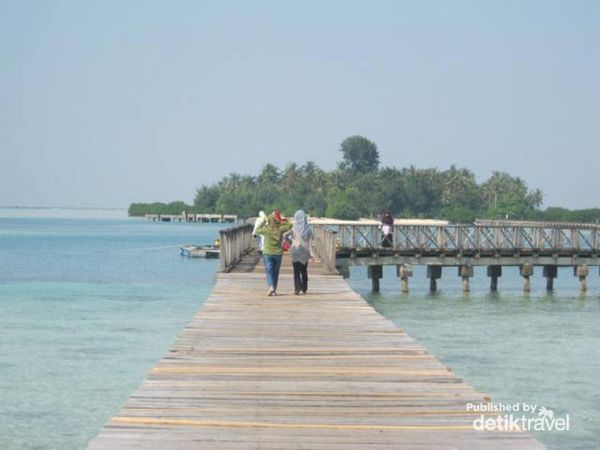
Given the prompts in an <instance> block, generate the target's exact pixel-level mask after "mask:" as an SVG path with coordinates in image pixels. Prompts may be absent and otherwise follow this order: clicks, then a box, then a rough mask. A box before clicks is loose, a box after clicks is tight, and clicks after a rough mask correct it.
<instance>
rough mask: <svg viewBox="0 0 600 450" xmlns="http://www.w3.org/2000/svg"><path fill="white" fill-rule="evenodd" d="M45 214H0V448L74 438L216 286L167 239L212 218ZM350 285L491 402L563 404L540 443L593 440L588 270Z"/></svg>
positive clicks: (599, 392) (594, 332) (203, 266)
mask: <svg viewBox="0 0 600 450" xmlns="http://www.w3.org/2000/svg"><path fill="white" fill-rule="evenodd" d="M47 215H48V214H47V212H42V213H40V214H37V215H35V217H28V218H11V217H5V216H3V214H2V212H1V211H0V312H1V314H0V398H1V399H2V403H1V404H0V449H61V450H63V449H65V450H67V449H81V448H84V447H85V445H86V443H87V442H88V441H89V439H91V438H92V437H93V436H95V435H96V434H97V432H98V431H99V430H100V428H101V427H102V425H103V424H104V423H105V421H106V420H107V419H108V418H109V417H110V416H111V415H113V414H114V413H116V412H117V411H118V410H119V408H120V407H121V405H122V404H123V402H124V401H125V400H126V399H127V397H128V396H129V395H130V394H131V392H132V391H133V390H134V389H136V387H137V386H139V384H140V383H141V381H142V380H143V378H144V377H145V375H146V373H147V371H148V370H149V369H150V368H151V367H152V366H153V365H154V364H155V363H156V362H157V361H158V360H159V359H160V357H161V356H162V355H163V354H164V353H165V351H166V350H167V349H168V347H169V346H170V344H171V342H172V341H173V339H174V338H175V336H176V335H177V333H179V331H180V330H181V329H182V328H183V326H184V325H185V324H186V323H187V322H188V321H189V320H190V319H191V317H192V316H193V314H194V313H195V312H196V311H197V310H198V309H199V308H200V307H201V306H202V303H203V301H204V299H205V298H206V297H207V296H208V295H209V293H210V291H211V290H212V285H213V280H214V273H215V270H216V265H217V261H214V260H188V259H186V258H180V257H179V256H178V250H177V246H178V245H179V244H182V243H209V242H211V241H212V239H214V237H216V235H217V234H218V229H219V227H218V226H216V225H200V224H177V223H172V224H171V223H166V224H162V223H161V224H157V223H148V222H145V221H143V220H135V219H127V218H111V219H103V218H101V217H98V215H99V214H94V215H92V216H91V217H87V218H86V219H82V218H70V219H65V218H60V215H61V214H60V213H57V212H53V214H52V215H53V217H52V218H47V217H46V216H47ZM100 216H101V215H100ZM350 283H351V285H352V287H353V288H354V289H356V290H357V291H358V292H360V293H361V294H363V295H364V296H365V297H366V298H367V300H368V301H369V302H370V303H371V304H372V305H373V307H374V308H375V309H376V310H377V311H379V312H380V313H381V314H383V315H385V316H386V317H388V318H390V319H391V320H393V321H394V322H396V323H397V324H398V325H399V326H401V327H402V328H404V329H405V330H407V331H408V332H409V333H410V334H411V335H412V336H414V337H416V338H417V339H418V340H419V341H420V342H421V343H423V344H424V345H425V346H426V347H427V348H428V349H429V350H430V351H431V352H432V353H434V354H435V355H436V356H438V357H439V358H440V359H441V360H442V361H444V362H445V363H446V364H447V365H449V366H451V367H452V368H453V369H454V371H455V372H456V373H457V374H458V375H459V376H462V377H463V378H464V379H465V380H466V381H467V382H468V383H470V384H472V385H474V386H475V387H476V388H477V389H479V390H480V391H483V392H487V393H489V394H491V395H492V397H493V399H494V401H496V402H502V403H511V404H512V403H515V402H527V403H535V404H538V405H540V406H545V407H547V408H550V409H552V410H554V412H555V413H556V414H557V415H564V414H567V413H568V414H570V416H571V431H570V432H568V433H567V432H562V433H561V432H543V433H538V434H537V435H536V436H537V437H538V438H539V439H540V440H542V442H544V443H545V444H546V445H547V446H548V447H549V448H551V449H553V448H557V449H558V448H560V449H595V448H598V443H599V442H600V407H599V406H598V405H600V381H599V376H600V345H599V344H598V343H599V342H600V339H599V338H600V327H599V326H598V325H599V323H600V322H599V319H600V278H599V277H598V270H597V268H594V269H593V270H592V274H591V276H590V292H589V293H588V294H587V295H586V296H585V297H582V296H580V295H579V293H578V290H577V282H576V280H575V278H574V277H573V276H572V272H570V271H567V270H565V271H562V272H561V273H560V274H559V279H558V280H557V283H556V292H555V293H554V294H553V295H546V294H545V292H544V290H543V288H544V280H543V278H542V277H541V276H540V275H539V274H537V275H536V278H535V279H534V282H533V288H534V291H533V293H532V294H531V295H529V296H526V297H524V296H523V295H522V294H521V290H520V279H519V277H518V276H517V273H516V269H507V270H505V272H504V276H503V277H502V278H501V279H500V293H499V294H497V295H491V294H490V293H489V292H488V279H487V277H486V276H485V273H484V272H483V271H479V272H477V273H476V274H475V278H474V279H473V284H472V293H471V294H470V295H469V296H463V294H462V293H461V292H460V281H459V279H458V277H457V276H456V271H455V270H451V269H448V270H447V271H445V272H444V278H443V280H442V281H441V283H440V292H439V293H438V294H436V295H434V296H432V295H429V294H428V293H427V291H426V288H427V280H426V278H425V274H424V271H423V270H422V269H421V268H415V276H414V277H413V278H412V279H411V285H412V290H411V294H410V295H408V296H406V295H401V294H399V282H398V280H397V278H396V277H395V272H394V270H393V269H391V268H390V269H389V270H387V269H386V271H385V274H384V279H383V280H382V284H381V288H382V294H380V295H372V294H371V293H370V292H369V289H370V282H369V281H368V280H367V277H366V271H365V270H364V269H354V270H353V272H352V277H351V279H350Z"/></svg>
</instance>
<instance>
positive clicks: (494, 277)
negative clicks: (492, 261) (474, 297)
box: [487, 266, 502, 292]
mask: <svg viewBox="0 0 600 450" xmlns="http://www.w3.org/2000/svg"><path fill="white" fill-rule="evenodd" d="M487 276H488V277H490V278H491V281H490V290H491V291H493V292H496V291H497V290H498V278H500V277H501V276H502V266H488V268H487Z"/></svg>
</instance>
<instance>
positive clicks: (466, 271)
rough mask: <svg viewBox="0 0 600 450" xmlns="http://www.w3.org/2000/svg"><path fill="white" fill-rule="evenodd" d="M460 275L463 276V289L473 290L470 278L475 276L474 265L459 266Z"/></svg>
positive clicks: (465, 290) (466, 290)
mask: <svg viewBox="0 0 600 450" xmlns="http://www.w3.org/2000/svg"><path fill="white" fill-rule="evenodd" d="M458 276H459V277H461V278H462V291H463V292H469V291H470V290H471V283H470V279H471V278H472V277H473V266H469V265H464V266H458Z"/></svg>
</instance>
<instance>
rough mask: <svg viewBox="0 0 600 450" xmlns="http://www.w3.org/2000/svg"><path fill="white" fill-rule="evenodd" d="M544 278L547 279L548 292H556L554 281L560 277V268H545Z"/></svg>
mask: <svg viewBox="0 0 600 450" xmlns="http://www.w3.org/2000/svg"><path fill="white" fill-rule="evenodd" d="M543 274H544V277H545V278H546V290H547V291H553V290H554V279H555V278H556V277H557V276H558V267H557V266H550V265H549V266H544V271H543Z"/></svg>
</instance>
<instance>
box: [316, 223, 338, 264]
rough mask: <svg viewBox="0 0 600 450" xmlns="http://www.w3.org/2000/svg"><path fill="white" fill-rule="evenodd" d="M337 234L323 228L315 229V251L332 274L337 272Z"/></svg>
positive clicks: (317, 227)
mask: <svg viewBox="0 0 600 450" xmlns="http://www.w3.org/2000/svg"><path fill="white" fill-rule="evenodd" d="M336 235H337V233H336V232H335V231H333V230H330V229H328V228H325V227H323V226H315V227H314V246H313V250H314V251H315V252H316V253H317V256H318V257H319V258H320V259H321V261H322V262H323V264H325V266H326V267H327V269H329V271H330V272H331V273H335V272H336V268H335V259H336V251H337V238H336Z"/></svg>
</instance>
